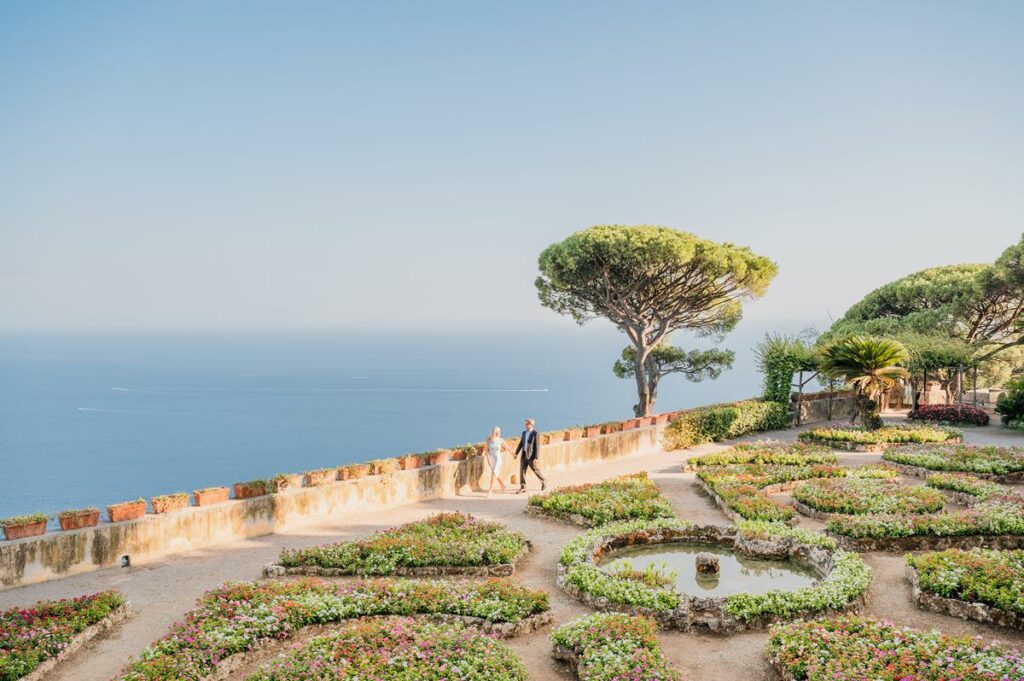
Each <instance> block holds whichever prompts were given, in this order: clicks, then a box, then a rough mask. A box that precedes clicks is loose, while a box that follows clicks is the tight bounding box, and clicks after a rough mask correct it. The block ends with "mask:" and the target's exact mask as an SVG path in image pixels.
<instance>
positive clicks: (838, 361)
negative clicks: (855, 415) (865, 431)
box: [821, 336, 910, 429]
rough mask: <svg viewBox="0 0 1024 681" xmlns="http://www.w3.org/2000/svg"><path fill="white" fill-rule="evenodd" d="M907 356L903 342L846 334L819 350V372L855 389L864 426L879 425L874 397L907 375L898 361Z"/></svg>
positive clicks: (874, 426) (905, 361) (902, 362)
mask: <svg viewBox="0 0 1024 681" xmlns="http://www.w3.org/2000/svg"><path fill="white" fill-rule="evenodd" d="M909 358H910V356H909V354H908V353H907V349H906V348H905V347H903V344H902V343H900V342H898V341H894V340H892V339H891V338H875V337H873V336H848V337H846V338H841V339H839V340H837V341H835V342H833V343H831V344H830V345H828V346H827V347H826V348H825V349H824V351H822V363H821V371H822V373H824V374H826V375H827V376H832V377H835V378H839V379H841V380H843V381H844V382H845V383H846V385H847V386H849V387H851V388H853V389H854V390H856V391H857V409H858V411H859V412H860V415H861V422H862V423H863V424H864V427H865V428H870V429H875V428H880V427H881V425H882V419H881V418H880V417H879V416H878V411H879V410H878V401H877V400H876V397H877V396H879V395H881V394H882V393H883V392H885V391H886V390H889V389H890V388H892V387H893V386H895V385H897V384H898V383H899V382H900V381H901V380H902V379H904V378H907V376H909V375H910V374H909V372H908V371H907V370H906V369H904V368H903V367H902V366H899V365H901V364H906V363H907V361H908V359H909Z"/></svg>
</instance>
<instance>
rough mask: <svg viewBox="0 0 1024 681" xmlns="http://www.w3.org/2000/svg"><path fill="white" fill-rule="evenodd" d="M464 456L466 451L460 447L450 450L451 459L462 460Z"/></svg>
mask: <svg viewBox="0 0 1024 681" xmlns="http://www.w3.org/2000/svg"><path fill="white" fill-rule="evenodd" d="M465 458H466V452H464V451H462V450H461V449H453V450H452V461H463V460H464V459H465Z"/></svg>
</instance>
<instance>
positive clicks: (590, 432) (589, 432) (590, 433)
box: [583, 425, 601, 437]
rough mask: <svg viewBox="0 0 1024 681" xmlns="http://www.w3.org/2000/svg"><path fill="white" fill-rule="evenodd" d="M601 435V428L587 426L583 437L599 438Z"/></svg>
mask: <svg viewBox="0 0 1024 681" xmlns="http://www.w3.org/2000/svg"><path fill="white" fill-rule="evenodd" d="M600 434H601V426H599V425H598V426H587V427H586V428H584V429H583V437H597V436H598V435H600Z"/></svg>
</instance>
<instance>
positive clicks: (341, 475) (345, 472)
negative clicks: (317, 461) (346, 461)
mask: <svg viewBox="0 0 1024 681" xmlns="http://www.w3.org/2000/svg"><path fill="white" fill-rule="evenodd" d="M351 479H352V471H350V470H349V469H348V468H345V467H344V466H342V467H341V468H339V469H338V480H341V481H345V480H351Z"/></svg>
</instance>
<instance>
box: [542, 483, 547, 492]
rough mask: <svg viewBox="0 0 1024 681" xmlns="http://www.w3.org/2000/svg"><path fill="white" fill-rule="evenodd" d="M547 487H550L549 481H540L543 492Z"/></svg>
mask: <svg viewBox="0 0 1024 681" xmlns="http://www.w3.org/2000/svg"><path fill="white" fill-rule="evenodd" d="M547 488H548V483H546V482H542V483H540V491H541V492H543V491H544V490H546V489H547Z"/></svg>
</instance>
